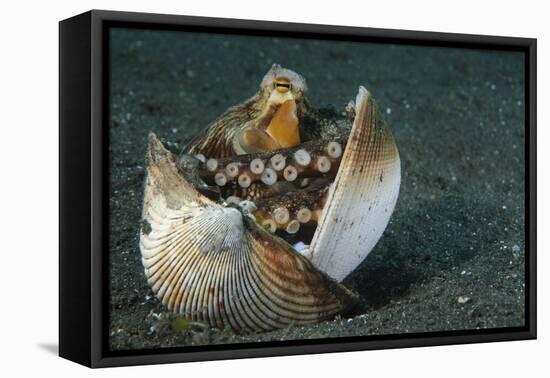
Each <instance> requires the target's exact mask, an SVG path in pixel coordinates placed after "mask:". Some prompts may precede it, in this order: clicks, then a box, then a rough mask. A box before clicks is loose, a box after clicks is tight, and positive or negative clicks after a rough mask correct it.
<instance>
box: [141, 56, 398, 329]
mask: <svg viewBox="0 0 550 378" xmlns="http://www.w3.org/2000/svg"><path fill="white" fill-rule="evenodd" d="M306 93H307V86H306V81H305V79H304V78H303V77H302V76H301V75H299V74H298V73H296V72H294V71H292V70H289V69H286V68H283V67H281V66H280V65H277V64H274V65H273V66H272V67H271V69H270V70H269V71H268V72H267V74H266V75H265V76H264V77H263V79H262V80H261V82H260V87H259V90H258V92H257V93H256V94H255V95H253V96H252V97H250V98H249V99H247V100H245V101H243V102H242V103H240V104H238V105H235V106H232V107H230V108H229V109H227V110H226V111H225V112H224V113H223V114H221V115H220V116H219V117H218V118H217V119H215V120H214V121H213V122H212V123H211V124H210V125H208V126H207V127H205V129H204V130H203V131H202V132H201V133H200V134H199V135H197V136H196V137H195V138H193V139H192V140H191V142H190V143H189V144H188V145H187V146H186V147H185V148H184V151H183V153H181V154H174V153H172V152H170V151H169V150H168V149H166V148H165V147H164V145H163V144H162V142H161V141H160V140H159V138H158V137H157V136H156V135H154V134H153V133H150V134H149V138H148V150H147V156H146V160H147V175H146V181H145V189H144V197H143V210H142V221H141V229H140V250H141V255H142V262H143V266H144V269H145V276H146V277H147V281H148V283H149V285H150V286H151V288H152V290H153V292H154V293H155V295H156V297H157V298H158V299H159V300H160V301H161V302H162V303H163V304H164V305H165V306H166V307H167V309H168V310H170V311H173V312H176V313H178V314H180V315H181V316H182V317H184V318H186V319H189V320H192V321H198V322H204V323H207V324H208V325H210V326H211V327H217V328H225V327H230V328H231V329H232V330H234V331H235V332H237V333H250V332H266V331H271V330H275V329H280V328H285V327H288V326H290V325H302V324H309V323H313V322H319V321H322V320H327V319H331V318H333V317H334V316H336V315H339V314H347V313H350V311H353V309H354V308H355V307H356V306H357V303H358V302H359V301H360V300H361V298H360V297H359V296H358V295H357V294H356V293H355V292H353V291H352V290H350V289H348V288H347V287H345V286H344V285H343V284H342V281H343V280H344V278H345V277H346V276H348V275H349V274H350V273H351V272H352V271H353V270H355V268H356V267H357V266H358V265H359V264H360V263H361V262H362V261H363V260H364V259H365V258H366V256H367V255H368V254H369V252H370V251H371V250H372V249H373V248H374V246H375V245H376V243H377V242H378V240H379V239H380V237H381V236H382V233H383V231H384V229H385V228H386V226H387V224H388V222H389V219H390V216H391V214H392V212H393V209H394V207H395V204H396V202H397V197H398V194H399V186H400V177H401V174H400V169H401V168H400V159H399V153H398V150H397V147H396V144H395V140H394V138H393V136H392V133H391V131H390V129H389V127H388V126H387V124H386V123H385V122H384V120H383V119H382V117H381V115H380V111H379V109H378V106H377V104H376V102H375V101H374V99H373V97H372V95H371V94H370V93H369V92H368V91H367V90H366V89H365V88H364V87H360V88H359V90H358V93H357V96H356V99H355V101H350V102H349V103H348V104H347V105H346V106H345V107H344V109H343V110H342V111H341V112H336V111H334V110H326V109H318V110H317V109H315V108H313V107H312V105H311V104H310V102H309V101H308V100H307V98H306Z"/></svg>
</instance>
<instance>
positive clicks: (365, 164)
mask: <svg viewBox="0 0 550 378" xmlns="http://www.w3.org/2000/svg"><path fill="white" fill-rule="evenodd" d="M355 109H356V116H355V120H354V123H353V127H352V130H351V134H350V137H349V139H348V143H347V146H346V149H345V151H344V155H343V157H342V162H341V164H340V167H339V169H338V174H337V176H336V179H335V181H334V183H333V184H331V188H330V191H329V196H328V199H327V203H326V206H325V208H324V209H323V211H322V213H321V218H320V220H319V225H318V227H317V230H316V231H315V235H314V237H313V240H312V242H311V245H310V248H309V251H310V258H311V262H312V263H313V265H315V266H316V267H317V268H318V269H319V270H321V271H323V272H325V273H327V274H328V275H329V276H331V277H332V278H334V279H335V280H337V281H339V282H340V281H342V280H343V279H344V278H345V277H346V276H347V275H348V274H349V273H350V272H351V271H353V270H354V269H355V268H356V267H357V266H358V265H359V264H360V263H361V262H362V261H363V260H364V259H365V258H366V257H367V255H368V253H369V252H370V251H371V250H372V249H373V248H374V246H375V244H376V243H377V242H378V240H379V239H380V237H381V236H382V233H383V232H384V229H385V228H386V226H387V224H388V222H389V219H390V216H391V214H392V212H393V209H394V207H395V203H396V201H397V196H398V194H399V186H400V182H401V163H400V160H399V153H398V151H397V147H396V145H395V141H394V139H393V136H392V134H391V132H390V130H389V128H388V127H387V126H386V125H385V124H384V123H383V122H382V120H381V117H380V113H379V111H378V107H377V105H376V103H375V102H374V99H373V98H372V97H371V95H370V94H369V92H368V91H367V90H366V89H365V88H363V87H361V88H360V89H359V93H358V95H357V98H356V103H355Z"/></svg>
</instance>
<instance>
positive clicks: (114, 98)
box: [110, 29, 525, 350]
mask: <svg viewBox="0 0 550 378" xmlns="http://www.w3.org/2000/svg"><path fill="white" fill-rule="evenodd" d="M523 59H524V56H523V54H522V53H519V52H505V51H487V50H483V51H482V50H469V49H456V48H452V49H451V48H438V47H420V46H405V45H389V44H365V43H350V42H347V43H344V42H331V41H317V40H300V39H285V38H264V37H250V36H228V35H215V34H198V33H185V32H167V31H144V30H131V29H115V30H114V31H112V34H111V61H110V64H111V92H110V93H111V145H110V154H111V166H110V169H111V180H112V181H111V199H110V205H111V235H110V237H111V238H110V257H111V258H110V293H111V296H110V320H111V322H110V345H111V348H113V349H116V350H120V349H135V348H156V347H168V346H185V345H203V344H215V343H235V342H252V341H272V340H290V339H302V338H322V337H341V336H355V335H378V334H398V333H409V332H431V331H442V330H464V329H483V328H495V327H512V326H522V325H523V324H524V281H525V276H524V261H525V255H524V248H525V235H524V221H525V220H524V175H525V171H524V138H525V133H524V122H525V121H524V102H523V101H524V66H523V64H524V62H523ZM273 63H280V64H281V65H283V66H284V67H287V68H290V69H292V70H295V71H297V72H298V73H300V74H302V75H303V76H304V77H305V78H306V79H307V83H308V87H309V92H308V93H309V95H308V97H309V99H310V100H311V102H312V103H313V105H314V106H317V107H321V106H328V105H333V106H336V107H337V108H342V107H343V106H344V105H345V104H346V103H347V102H348V101H349V100H350V99H353V98H355V94H356V93H357V89H358V87H359V85H364V86H365V87H366V88H367V89H368V90H369V91H370V92H371V93H372V94H373V95H374V97H375V98H376V100H377V102H378V104H379V106H380V108H381V110H382V112H383V113H384V117H385V118H386V120H387V122H388V123H389V125H390V127H391V129H392V131H393V133H394V136H395V138H396V141H397V145H398V148H399V151H400V154H401V160H402V170H403V172H402V184H401V193H400V197H399V200H398V203H397V206H396V210H395V212H394V214H393V216H392V219H391V222H390V224H389V226H388V228H387V229H386V231H385V233H384V235H383V237H382V239H381V240H380V242H379V243H378V245H377V246H376V247H375V249H374V250H373V251H372V252H371V254H370V255H369V256H368V257H367V259H366V260H365V261H364V262H363V264H362V265H360V266H359V268H358V269H357V270H356V271H355V272H353V273H352V274H351V275H350V276H349V277H348V278H346V280H345V281H344V284H345V285H347V286H348V287H350V288H352V289H354V290H355V291H357V292H358V293H360V294H361V295H362V296H363V297H364V298H365V299H366V301H367V304H368V305H367V308H366V309H365V311H364V313H363V314H359V315H357V316H355V317H353V318H350V319H336V320H333V321H327V322H323V323H319V324H314V325H311V326H306V327H291V328H288V329H285V330H280V331H276V332H271V333H264V334H258V335H248V336H239V335H234V334H233V333H232V332H230V331H229V330H211V329H206V328H203V327H200V326H190V327H184V329H183V330H179V331H175V330H174V329H173V324H174V319H175V318H174V317H173V316H171V315H169V314H168V313H166V312H165V309H164V308H163V306H162V305H161V304H160V303H159V302H158V301H157V300H156V299H155V297H154V295H153V294H152V292H151V290H150V289H149V287H148V286H147V282H146V279H145V275H144V273H143V268H142V265H141V261H140V253H139V249H138V228H139V218H140V212H141V196H142V185H143V179H144V159H145V150H146V145H147V142H146V140H147V139H146V138H147V133H148V132H149V131H154V132H155V133H157V134H158V135H159V136H161V137H162V138H163V139H164V140H165V141H168V142H171V143H172V144H173V147H174V148H179V147H181V146H182V145H183V144H185V143H186V142H187V141H188V140H189V139H190V138H191V137H192V136H194V135H195V134H196V133H197V132H198V131H199V130H201V129H202V128H203V127H205V126H206V125H207V124H208V123H209V122H211V121H212V120H213V119H214V118H216V117H217V116H218V115H219V114H221V113H222V112H223V111H224V110H225V109H227V108H228V107H229V106H232V105H235V104H237V103H239V102H241V101H243V100H244V99H246V98H248V97H249V96H251V95H253V94H254V93H255V92H256V90H257V88H258V85H259V82H260V80H261V78H262V77H263V75H264V74H265V73H266V71H267V70H268V69H269V68H270V67H271V65H272V64H273ZM159 316H160V318H159Z"/></svg>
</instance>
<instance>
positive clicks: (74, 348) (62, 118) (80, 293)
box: [59, 10, 537, 367]
mask: <svg viewBox="0 0 550 378" xmlns="http://www.w3.org/2000/svg"><path fill="white" fill-rule="evenodd" d="M113 25H117V26H120V25H123V26H125V27H138V28H153V29H166V30H188V31H201V30H207V31H211V32H220V33H237V34H254V35H274V34H276V35H282V36H297V37H302V38H321V39H333V40H348V41H349V40H352V41H368V42H384V43H405V44H415V45H425V46H426V45H428V46H447V47H468V48H473V49H488V48H490V49H497V50H516V51H523V52H525V68H526V70H525V72H526V77H525V103H526V108H525V109H526V114H525V117H526V118H525V119H526V130H525V142H526V146H525V147H526V148H525V154H526V156H525V162H526V164H527V165H528V166H527V167H526V171H525V172H526V177H525V184H526V206H525V210H526V216H525V219H526V224H525V227H526V232H525V235H526V241H525V243H526V253H525V258H526V276H525V277H526V281H525V285H526V290H525V294H526V295H525V298H526V303H525V311H526V317H525V321H526V323H525V326H524V327H518V328H504V329H487V330H478V331H449V332H438V333H429V334H406V335H397V336H368V337H353V338H345V339H330V340H329V339H327V340H315V341H313V340H303V341H295V342H280V343H262V344H261V345H256V344H237V345H227V346H226V345H218V346H208V347H206V346H205V347H191V348H185V351H182V349H181V348H172V349H159V350H141V351H135V352H109V350H108V348H107V347H106V345H107V344H106V339H107V321H108V306H107V305H106V303H105V301H106V298H107V297H108V293H107V292H106V290H107V289H108V285H107V276H106V274H107V273H106V271H107V269H106V268H105V266H104V262H105V261H107V259H106V256H107V255H106V254H107V253H108V245H107V244H106V240H107V237H108V232H109V229H108V192H109V191H108V189H109V188H108V179H107V178H108V176H107V175H108V145H109V133H108V132H107V130H108V126H107V125H108V118H107V117H108V114H107V113H108V112H107V109H108V104H109V102H108V101H109V98H108V91H106V88H107V84H108V82H107V80H108V64H107V63H108V61H107V54H106V46H107V44H108V40H107V38H106V36H107V34H108V33H106V30H107V28H109V27H111V26H113ZM536 46H537V45H536V39H529V38H512V37H495V36H484V35H466V34H447V33H433V32H416V31H405V30H386V29H372V28H356V27H341V26H328V25H310V24H295V23H281V22H267V21H249V20H235V19H220V18H203V17H189V16H174V15H161V14H144V13H127V12H113V11H102V10H93V11H89V12H86V13H84V14H81V15H78V16H75V17H72V18H69V19H67V20H64V21H61V22H60V24H59V78H60V79H59V89H60V97H59V127H60V132H59V146H60V147H59V148H60V149H59V156H60V163H59V164H60V166H59V169H60V176H59V185H60V192H59V203H60V205H59V206H60V208H59V212H60V224H59V242H60V246H59V354H60V356H61V357H64V358H67V359H69V360H72V361H75V362H77V363H80V364H83V365H86V366H89V367H108V366H119V365H138V364H156V363H169V362H186V361H202V360H219V359H232V358H249V357H265V356H280V355H297V354H309V353H328V352H344V351H356V350H370V349H384V348H405V347H418V346H433V345H447V344H459V343H479V342H493V341H506V340H525V339H534V338H536V329H537V325H536V322H537V318H536V59H537V55H536Z"/></svg>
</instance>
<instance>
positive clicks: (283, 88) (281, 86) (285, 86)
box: [273, 79, 292, 93]
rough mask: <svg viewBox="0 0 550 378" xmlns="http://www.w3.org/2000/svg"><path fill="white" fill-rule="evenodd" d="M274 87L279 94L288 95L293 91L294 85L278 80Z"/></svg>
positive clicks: (284, 80)
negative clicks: (287, 93)
mask: <svg viewBox="0 0 550 378" xmlns="http://www.w3.org/2000/svg"><path fill="white" fill-rule="evenodd" d="M273 85H274V87H275V90H276V91H277V92H279V93H286V92H288V91H289V90H291V89H292V84H291V83H290V81H288V80H287V79H281V80H276V81H275V82H274V83H273Z"/></svg>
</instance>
